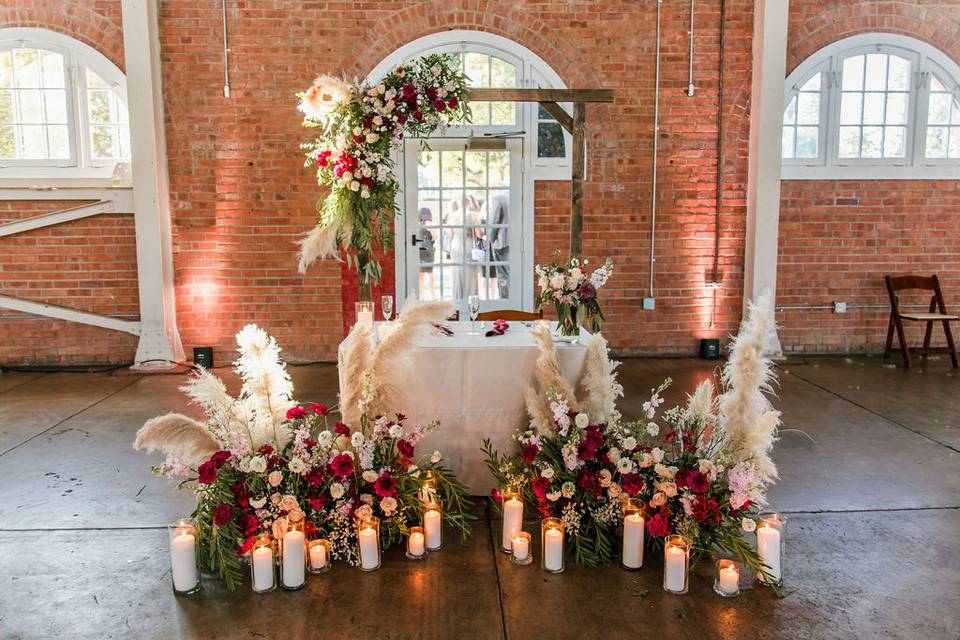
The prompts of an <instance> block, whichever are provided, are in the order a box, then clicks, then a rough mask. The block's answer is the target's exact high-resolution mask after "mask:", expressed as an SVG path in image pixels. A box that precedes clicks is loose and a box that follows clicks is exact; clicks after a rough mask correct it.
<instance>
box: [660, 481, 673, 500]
mask: <svg viewBox="0 0 960 640" xmlns="http://www.w3.org/2000/svg"><path fill="white" fill-rule="evenodd" d="M657 488H658V489H660V491H663V492H664V493H665V494H666V495H667V497H668V498H674V497H676V495H677V485H675V484H674V483H672V482H658V483H657Z"/></svg>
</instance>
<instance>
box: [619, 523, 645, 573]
mask: <svg viewBox="0 0 960 640" xmlns="http://www.w3.org/2000/svg"><path fill="white" fill-rule="evenodd" d="M623 566H624V567H626V568H627V569H639V568H640V567H642V566H643V515H642V514H640V513H631V514H629V515H628V516H627V517H625V518H624V519H623Z"/></svg>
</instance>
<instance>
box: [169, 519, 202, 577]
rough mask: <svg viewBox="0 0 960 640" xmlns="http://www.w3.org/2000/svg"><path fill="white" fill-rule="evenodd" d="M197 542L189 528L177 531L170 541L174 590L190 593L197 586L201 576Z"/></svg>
mask: <svg viewBox="0 0 960 640" xmlns="http://www.w3.org/2000/svg"><path fill="white" fill-rule="evenodd" d="M196 546H197V540H196V537H194V535H193V531H191V530H190V529H189V528H187V527H182V528H180V529H177V534H176V535H175V536H174V537H173V540H171V541H170V566H171V571H172V573H173V588H174V589H176V590H177V591H190V590H191V589H193V588H194V587H196V586H197V581H198V580H199V579H200V574H199V572H198V571H197V551H196Z"/></svg>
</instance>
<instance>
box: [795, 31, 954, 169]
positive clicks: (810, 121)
mask: <svg viewBox="0 0 960 640" xmlns="http://www.w3.org/2000/svg"><path fill="white" fill-rule="evenodd" d="M784 102H785V104H786V108H785V109H784V114H783V139H782V156H783V177H784V178H787V179H807V178H809V179H821V178H856V179H890V178H904V179H908V178H956V177H960V67H958V66H957V65H956V64H955V63H954V62H953V61H951V60H950V59H949V58H948V57H947V56H946V55H944V54H943V53H941V52H940V51H938V50H937V49H935V48H933V47H931V46H930V45H928V44H925V43H923V42H920V41H919V40H915V39H913V38H908V37H904V36H896V35H891V34H878V33H875V34H865V35H858V36H853V37H851V38H846V39H844V40H840V41H838V42H835V43H833V44H831V45H829V46H827V47H824V48H823V49H821V50H820V51H818V52H817V53H815V54H814V55H812V56H810V57H809V58H808V59H807V60H805V61H804V62H803V63H801V64H800V65H799V66H798V67H797V68H796V69H795V70H794V71H793V72H792V73H791V74H790V75H789V76H788V77H787V81H786V95H785V100H784Z"/></svg>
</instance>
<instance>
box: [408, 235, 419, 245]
mask: <svg viewBox="0 0 960 640" xmlns="http://www.w3.org/2000/svg"><path fill="white" fill-rule="evenodd" d="M418 242H420V238H418V237H417V234H415V233H411V234H410V244H411V245H412V246H414V247H415V246H417V243H418Z"/></svg>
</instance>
